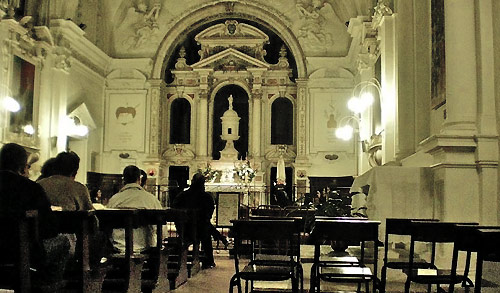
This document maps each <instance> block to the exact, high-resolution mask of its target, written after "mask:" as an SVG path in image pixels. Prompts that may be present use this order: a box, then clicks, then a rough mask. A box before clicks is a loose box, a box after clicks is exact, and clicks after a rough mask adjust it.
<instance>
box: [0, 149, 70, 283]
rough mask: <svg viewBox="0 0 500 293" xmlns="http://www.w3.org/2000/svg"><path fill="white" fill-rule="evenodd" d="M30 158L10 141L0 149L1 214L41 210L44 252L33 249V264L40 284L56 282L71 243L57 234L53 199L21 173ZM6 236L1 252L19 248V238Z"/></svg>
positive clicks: (1, 242)
mask: <svg viewBox="0 0 500 293" xmlns="http://www.w3.org/2000/svg"><path fill="white" fill-rule="evenodd" d="M27 159H28V155H27V153H26V150H25V149H24V148H23V147H22V146H20V145H18V144H15V143H8V144H6V145H4V146H3V147H2V148H1V149H0V214H2V215H9V214H14V213H19V212H23V211H27V210H37V211H38V223H39V236H40V239H41V240H42V244H43V247H42V249H43V253H40V252H36V251H33V252H32V256H33V257H35V258H36V257H38V258H39V259H38V262H35V263H34V268H35V269H37V272H38V273H39V274H37V275H36V276H39V278H36V279H35V282H38V283H39V285H41V286H43V285H53V284H55V283H58V282H60V281H62V276H63V272H64V268H65V265H66V261H67V259H68V256H69V246H70V245H69V241H68V238H67V237H64V236H62V235H58V234H57V227H56V221H55V219H54V216H53V215H52V211H51V209H50V202H49V200H48V199H47V196H46V194H45V192H44V191H43V189H42V187H41V186H40V185H39V184H37V183H35V182H33V181H31V180H30V179H28V178H26V177H24V176H22V174H24V173H25V169H26V168H27ZM3 236H5V235H3ZM3 236H2V240H1V241H0V249H1V251H2V253H7V254H8V251H9V249H17V248H18V244H16V243H15V241H16V240H14V239H11V238H9V237H3ZM35 287H36V285H35Z"/></svg>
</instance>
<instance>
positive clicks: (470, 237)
mask: <svg viewBox="0 0 500 293" xmlns="http://www.w3.org/2000/svg"><path fill="white" fill-rule="evenodd" d="M456 229H457V239H456V242H455V246H454V249H453V260H452V268H451V274H452V276H453V277H454V278H455V276H456V271H457V263H458V252H459V251H467V252H476V253H477V260H476V277H475V286H474V292H475V293H479V292H481V280H482V273H483V261H491V262H500V226H470V225H457V227H456ZM467 265H468V264H466V267H465V273H464V275H466V276H467V273H468V269H469V267H468V266H467ZM464 281H465V280H464ZM464 281H463V282H462V286H465V285H466V283H465V282H464ZM456 283H458V282H456V281H452V282H451V284H450V289H449V292H453V291H454V285H455V284H456Z"/></svg>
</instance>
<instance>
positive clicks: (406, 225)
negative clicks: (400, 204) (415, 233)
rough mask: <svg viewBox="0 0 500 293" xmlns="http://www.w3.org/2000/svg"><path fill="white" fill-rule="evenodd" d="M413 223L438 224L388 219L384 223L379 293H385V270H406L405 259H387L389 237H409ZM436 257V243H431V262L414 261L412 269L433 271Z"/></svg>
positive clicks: (433, 220)
mask: <svg viewBox="0 0 500 293" xmlns="http://www.w3.org/2000/svg"><path fill="white" fill-rule="evenodd" d="M413 221H428V222H438V221H439V220H435V219H402V218H388V219H386V221H385V241H384V264H383V265H382V272H381V277H380V279H381V291H382V292H385V284H386V279H387V269H394V270H403V269H407V268H408V260H407V259H389V257H388V252H389V246H390V243H389V241H390V235H398V236H408V237H409V236H410V234H411V233H410V230H411V223H412V222H413ZM435 255H436V243H432V250H431V261H430V262H426V261H424V260H422V259H418V260H417V259H415V261H414V262H413V267H414V268H420V269H435V268H436V266H435V265H434V260H435Z"/></svg>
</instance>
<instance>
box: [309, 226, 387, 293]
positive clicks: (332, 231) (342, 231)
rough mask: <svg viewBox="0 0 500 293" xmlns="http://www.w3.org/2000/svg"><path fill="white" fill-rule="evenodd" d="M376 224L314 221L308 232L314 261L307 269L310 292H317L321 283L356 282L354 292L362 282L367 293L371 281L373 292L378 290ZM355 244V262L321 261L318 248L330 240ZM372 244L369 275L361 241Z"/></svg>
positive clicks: (363, 245) (363, 243)
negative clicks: (358, 248) (357, 255)
mask: <svg viewBox="0 0 500 293" xmlns="http://www.w3.org/2000/svg"><path fill="white" fill-rule="evenodd" d="M379 225H380V222H379V221H368V220H330V219H317V220H316V221H315V223H314V228H313V231H312V232H311V241H312V242H313V243H314V245H315V249H314V262H313V265H312V267H311V289H310V292H321V288H320V283H321V280H323V281H328V282H344V283H357V284H358V291H359V290H360V285H361V283H365V286H366V292H369V291H370V289H369V287H370V282H371V281H373V290H374V291H375V290H376V288H377V287H378V279H377V276H376V274H377V273H376V272H377V255H378V227H379ZM332 240H334V241H348V242H349V241H355V242H358V243H361V256H360V259H359V262H357V263H353V262H345V261H344V260H340V261H337V260H321V259H320V247H321V245H322V244H324V243H325V241H326V242H328V243H329V242H330V241H332ZM366 241H371V242H373V272H374V273H372V271H371V270H370V268H368V267H367V266H366V263H365V242H366Z"/></svg>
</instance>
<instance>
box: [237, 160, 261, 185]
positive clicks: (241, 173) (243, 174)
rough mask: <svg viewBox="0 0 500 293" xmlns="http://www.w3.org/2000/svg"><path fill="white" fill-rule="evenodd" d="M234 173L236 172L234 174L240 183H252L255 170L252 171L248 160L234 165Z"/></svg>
mask: <svg viewBox="0 0 500 293" xmlns="http://www.w3.org/2000/svg"><path fill="white" fill-rule="evenodd" d="M234 171H236V174H238V177H239V179H240V182H245V183H250V182H252V180H253V178H254V177H255V172H256V170H254V169H253V168H252V167H251V166H250V162H249V161H248V160H246V161H243V162H241V163H239V164H237V165H235V167H234Z"/></svg>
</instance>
